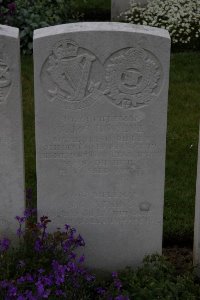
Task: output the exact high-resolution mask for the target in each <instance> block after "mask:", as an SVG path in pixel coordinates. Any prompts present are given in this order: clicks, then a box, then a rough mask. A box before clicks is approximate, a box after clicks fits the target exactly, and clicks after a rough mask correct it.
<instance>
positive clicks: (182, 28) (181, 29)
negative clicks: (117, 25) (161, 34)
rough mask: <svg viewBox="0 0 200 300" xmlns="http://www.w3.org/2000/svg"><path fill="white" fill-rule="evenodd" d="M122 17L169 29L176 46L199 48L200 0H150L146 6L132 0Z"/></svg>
mask: <svg viewBox="0 0 200 300" xmlns="http://www.w3.org/2000/svg"><path fill="white" fill-rule="evenodd" d="M120 18H122V20H124V21H125V22H128V23H133V24H141V25H149V26H153V27H159V28H164V29H167V30H168V31H169V34H170V36H171V39H172V46H173V47H174V48H178V49H188V48H190V49H198V48H199V45H200V0H165V1H163V0H148V2H147V5H146V6H144V7H142V6H141V5H140V4H137V3H136V1H135V0H132V2H131V7H130V9H129V10H128V11H126V12H125V13H122V14H121V16H120Z"/></svg>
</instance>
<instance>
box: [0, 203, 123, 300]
mask: <svg viewBox="0 0 200 300" xmlns="http://www.w3.org/2000/svg"><path fill="white" fill-rule="evenodd" d="M34 213H35V210H33V209H26V211H25V212H24V215H23V216H22V217H20V216H17V217H16V220H17V222H18V224H19V226H18V229H17V235H18V237H19V245H18V246H15V247H12V248H11V242H10V241H9V239H7V238H3V239H1V240H0V299H6V300H26V299H27V300H39V299H44V298H45V299H46V298H48V299H52V300H53V299H74V300H75V299H76V300H78V299H82V300H84V299H104V298H102V297H104V294H102V288H100V287H97V286H95V276H94V275H93V274H91V273H90V272H89V271H88V270H87V269H86V268H85V267H84V265H83V263H84V260H85V257H84V255H82V254H77V250H78V249H79V248H81V247H84V246H85V242H84V240H83V238H82V237H81V236H80V235H79V234H77V233H76V230H75V229H74V228H72V227H70V226H69V225H68V224H65V226H64V230H61V229H58V230H57V231H56V232H54V233H49V232H48V230H47V227H48V224H49V223H50V222H51V221H50V220H49V218H48V217H46V216H43V217H41V218H40V221H39V222H34V219H35V218H34ZM25 222H26V223H27V224H26V226H25ZM79 253H80V250H79ZM113 274H114V275H113V287H112V294H110V292H111V291H109V290H107V289H104V291H105V293H106V295H107V296H108V297H109V299H113V300H114V299H116V300H120V299H121V300H128V299H129V298H128V297H125V296H123V295H121V293H120V292H121V288H122V284H121V281H120V279H119V278H118V274H117V273H113ZM115 296H116V297H115ZM119 297H121V298H119ZM107 299H108V298H107Z"/></svg>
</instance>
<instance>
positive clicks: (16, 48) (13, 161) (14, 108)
mask: <svg viewBox="0 0 200 300" xmlns="http://www.w3.org/2000/svg"><path fill="white" fill-rule="evenodd" d="M20 72H21V71H20V45H19V30H18V29H17V28H13V27H8V26H2V25H1V26H0V238H1V237H2V236H8V235H13V234H15V235H16V226H17V221H16V220H15V216H16V215H21V214H22V213H23V210H24V206H25V202H24V201H25V200H24V162H23V156H24V155H23V154H24V151H23V131H22V97H21V77H20V76H21V74H20Z"/></svg>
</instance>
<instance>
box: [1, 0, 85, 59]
mask: <svg viewBox="0 0 200 300" xmlns="http://www.w3.org/2000/svg"><path fill="white" fill-rule="evenodd" d="M0 1H1V0H0ZM3 1H4V0H3ZM6 2H7V3H6ZM3 3H5V4H2V5H1V11H0V12H1V19H0V21H1V23H2V24H8V25H13V26H16V27H18V28H19V29H20V37H21V48H22V52H23V53H24V54H30V53H31V52H32V48H33V44H32V40H33V31H34V30H35V29H38V28H42V27H47V26H51V25H57V24H62V23H69V22H73V21H77V20H79V19H80V17H81V15H80V14H79V13H78V10H77V5H76V1H75V0H15V2H14V1H12V2H10V1H5V2H3Z"/></svg>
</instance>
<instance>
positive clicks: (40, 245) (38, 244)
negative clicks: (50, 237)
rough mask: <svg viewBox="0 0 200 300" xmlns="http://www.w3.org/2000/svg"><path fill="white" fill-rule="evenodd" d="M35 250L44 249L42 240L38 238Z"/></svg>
mask: <svg viewBox="0 0 200 300" xmlns="http://www.w3.org/2000/svg"><path fill="white" fill-rule="evenodd" d="M34 249H35V251H37V252H40V251H41V250H42V249H43V245H42V241H41V240H40V239H37V240H36V241H35V246H34Z"/></svg>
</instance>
